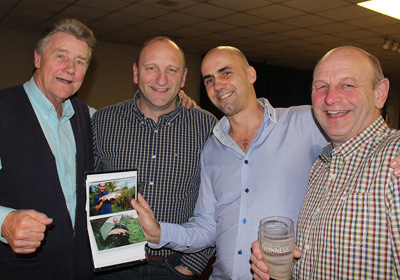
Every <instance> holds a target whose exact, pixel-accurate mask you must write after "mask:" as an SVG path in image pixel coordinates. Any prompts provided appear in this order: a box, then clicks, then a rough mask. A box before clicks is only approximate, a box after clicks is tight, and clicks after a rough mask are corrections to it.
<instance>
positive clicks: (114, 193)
mask: <svg viewBox="0 0 400 280" xmlns="http://www.w3.org/2000/svg"><path fill="white" fill-rule="evenodd" d="M86 189H87V198H88V199H87V203H86V211H87V215H88V225H87V226H88V233H89V241H90V247H91V250H92V255H93V263H94V267H95V269H96V270H99V269H105V268H106V269H110V268H112V267H114V266H120V265H126V264H129V263H132V262H138V261H145V260H146V256H145V251H144V246H145V244H146V243H147V242H146V239H145V237H144V232H143V229H142V226H141V225H140V222H139V219H138V215H137V212H136V210H134V209H133V208H132V205H131V203H130V202H131V200H132V199H136V198H137V193H138V181H137V170H123V171H113V172H96V173H94V172H91V173H86Z"/></svg>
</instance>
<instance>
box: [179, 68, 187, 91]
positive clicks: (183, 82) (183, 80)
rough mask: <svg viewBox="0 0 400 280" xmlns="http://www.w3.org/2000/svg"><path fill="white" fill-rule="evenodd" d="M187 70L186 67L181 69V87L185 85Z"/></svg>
mask: <svg viewBox="0 0 400 280" xmlns="http://www.w3.org/2000/svg"><path fill="white" fill-rule="evenodd" d="M187 72H188V69H187V68H185V71H183V77H182V82H181V88H183V87H184V86H185V82H186V75H187Z"/></svg>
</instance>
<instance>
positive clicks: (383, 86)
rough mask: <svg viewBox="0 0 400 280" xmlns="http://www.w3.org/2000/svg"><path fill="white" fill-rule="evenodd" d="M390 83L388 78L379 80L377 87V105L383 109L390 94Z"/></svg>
mask: <svg viewBox="0 0 400 280" xmlns="http://www.w3.org/2000/svg"><path fill="white" fill-rule="evenodd" d="M389 88H390V83H389V80H388V79H387V78H384V79H382V80H380V81H379V83H378V85H377V88H376V89H375V107H376V108H377V109H379V110H380V109H382V108H383V106H384V105H385V102H386V99H387V97H388V94H389Z"/></svg>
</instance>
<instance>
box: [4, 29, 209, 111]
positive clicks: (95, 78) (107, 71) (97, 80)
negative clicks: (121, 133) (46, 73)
mask: <svg viewBox="0 0 400 280" xmlns="http://www.w3.org/2000/svg"><path fill="white" fill-rule="evenodd" d="M39 36H40V34H37V33H30V32H22V31H15V30H9V29H4V28H0V54H1V56H0V77H1V78H0V88H5V87H9V86H13V85H18V84H21V83H24V82H25V81H27V80H28V79H29V78H30V77H31V75H32V70H33V50H34V48H35V43H36V41H37V40H38V37H39ZM138 50H139V48H138V47H133V46H127V45H122V44H113V43H108V42H101V41H99V42H98V43H97V45H96V47H95V50H94V57H93V60H92V62H91V65H90V66H89V70H88V72H87V74H86V77H85V80H84V82H83V84H82V87H81V89H80V90H79V92H78V95H79V97H80V98H81V99H82V100H84V101H85V102H86V103H88V104H89V105H90V106H92V107H94V108H97V109H98V108H101V107H104V106H107V105H111V104H115V103H117V102H121V101H123V100H126V99H129V98H132V96H133V94H134V92H135V91H136V89H137V87H136V85H135V84H134V83H133V68H132V67H133V62H134V61H135V59H136V55H137V52H138ZM186 63H187V67H188V69H189V72H188V76H187V79H186V85H185V87H184V90H185V92H187V94H188V95H190V96H191V97H192V98H193V99H194V100H195V101H196V102H197V103H199V101H200V97H199V96H200V86H201V81H200V63H201V56H200V55H192V54H189V53H186Z"/></svg>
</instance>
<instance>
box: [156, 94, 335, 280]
mask: <svg viewBox="0 0 400 280" xmlns="http://www.w3.org/2000/svg"><path fill="white" fill-rule="evenodd" d="M259 102H260V103H261V104H262V106H263V107H265V110H264V112H265V113H264V120H263V123H262V124H261V126H260V127H259V129H258V131H257V133H256V135H255V136H254V139H253V141H252V143H251V146H250V148H249V150H248V151H247V152H246V153H244V152H243V151H242V150H241V149H240V147H239V146H238V145H237V144H236V142H235V141H234V140H233V139H232V138H231V136H230V135H229V127H230V125H229V121H228V119H227V118H226V117H224V118H222V119H221V120H220V121H219V123H218V124H217V125H216V126H215V128H214V135H213V137H211V138H210V139H209V140H208V141H207V143H206V145H205V146H204V149H203V152H202V155H201V186H200V194H199V198H198V201H197V204H196V209H195V214H194V217H193V218H191V219H190V221H189V222H188V223H185V224H183V225H176V224H167V223H160V225H161V240H160V244H161V245H159V246H157V245H154V244H150V247H153V248H158V247H160V246H162V245H166V247H168V248H172V249H175V250H178V251H183V252H195V251H198V250H201V249H203V248H207V247H210V246H217V253H216V262H215V264H214V268H213V272H212V275H211V278H210V279H241V280H242V279H252V275H251V273H250V264H249V261H250V255H251V251H250V249H251V243H252V242H253V241H254V240H256V239H257V238H258V225H259V221H260V220H261V219H262V218H263V217H266V216H273V215H279V216H286V217H289V218H291V219H292V220H293V221H295V222H296V221H297V217H298V214H299V212H300V208H301V205H302V202H303V198H304V196H305V193H306V191H307V185H308V177H309V175H310V171H311V167H312V164H313V163H314V161H315V160H316V159H317V157H318V155H319V152H320V151H321V149H322V148H323V147H324V146H325V145H326V144H327V141H326V140H325V138H324V137H323V136H322V134H321V133H320V131H319V129H318V128H317V126H316V124H315V122H314V120H313V118H312V114H311V108H310V107H309V106H299V107H291V108H277V109H274V108H273V107H272V106H271V105H270V104H269V102H268V101H267V100H266V99H259Z"/></svg>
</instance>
